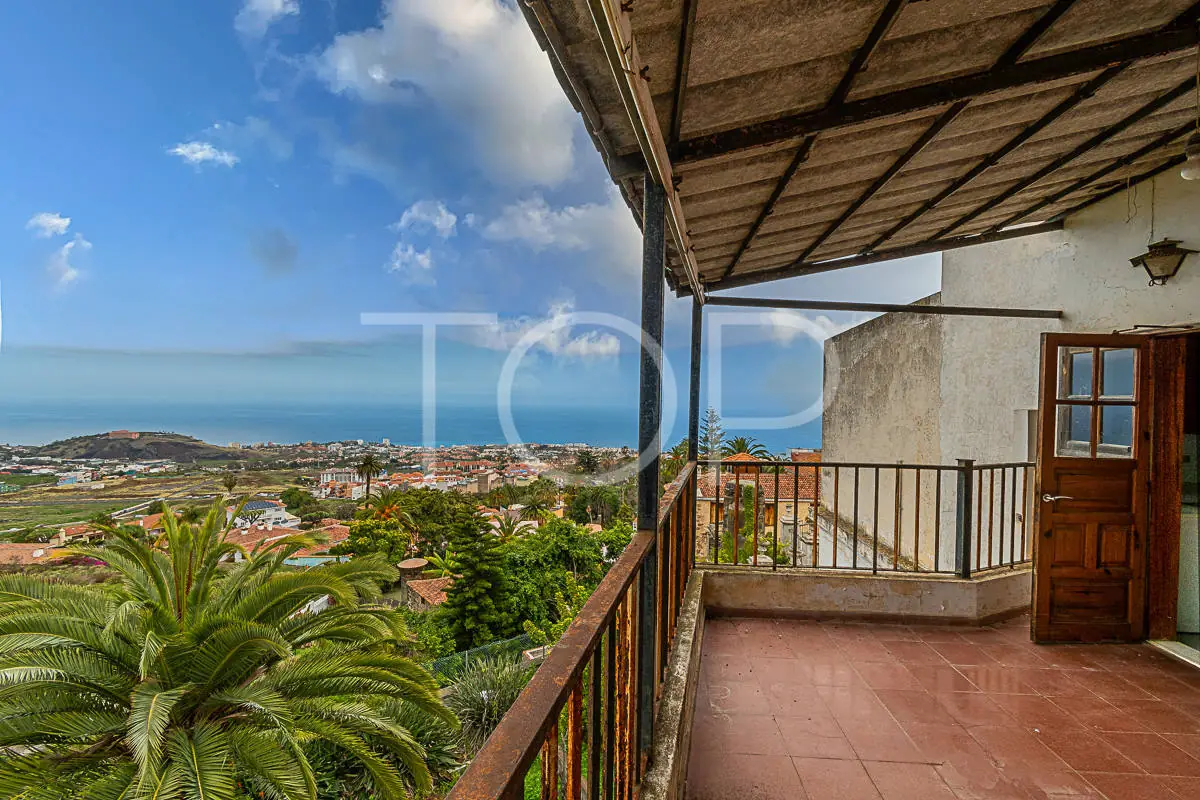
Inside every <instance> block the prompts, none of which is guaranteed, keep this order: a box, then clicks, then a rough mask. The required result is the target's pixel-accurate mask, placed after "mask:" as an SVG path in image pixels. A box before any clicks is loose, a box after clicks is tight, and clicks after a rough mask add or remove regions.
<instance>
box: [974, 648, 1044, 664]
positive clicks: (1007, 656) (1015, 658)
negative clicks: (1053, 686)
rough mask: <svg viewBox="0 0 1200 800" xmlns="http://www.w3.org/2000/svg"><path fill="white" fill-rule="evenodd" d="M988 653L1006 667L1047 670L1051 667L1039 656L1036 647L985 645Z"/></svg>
mask: <svg viewBox="0 0 1200 800" xmlns="http://www.w3.org/2000/svg"><path fill="white" fill-rule="evenodd" d="M985 647H986V652H987V654H988V655H989V656H991V657H992V658H993V659H995V660H996V663H998V664H1000V665H1002V666H1005V667H1030V668H1045V667H1048V666H1049V662H1047V661H1046V659H1044V658H1042V657H1041V656H1040V655H1038V652H1037V648H1035V647H1032V646H1030V647H1022V646H1020V645H1014V644H995V645H985Z"/></svg>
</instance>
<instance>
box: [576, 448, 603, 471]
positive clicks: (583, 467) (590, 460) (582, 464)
mask: <svg viewBox="0 0 1200 800" xmlns="http://www.w3.org/2000/svg"><path fill="white" fill-rule="evenodd" d="M575 466H576V467H578V468H579V471H580V472H582V473H584V474H585V475H594V474H596V473H597V472H599V471H600V459H599V457H597V455H596V453H595V452H594V451H592V450H580V451H579V454H578V455H577V456H575Z"/></svg>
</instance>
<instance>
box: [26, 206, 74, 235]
mask: <svg viewBox="0 0 1200 800" xmlns="http://www.w3.org/2000/svg"><path fill="white" fill-rule="evenodd" d="M69 227H71V218H70V217H64V216H62V215H61V214H59V213H57V212H50V211H42V212H39V213H37V214H34V215H33V216H32V217H30V218H29V221H28V222H26V223H25V229H26V230H30V231H33V235H34V236H36V237H38V238H39V239H49V238H50V237H51V236H62V235H63V234H64V233H66V232H67V228H69Z"/></svg>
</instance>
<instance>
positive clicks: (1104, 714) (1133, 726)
mask: <svg viewBox="0 0 1200 800" xmlns="http://www.w3.org/2000/svg"><path fill="white" fill-rule="evenodd" d="M1050 701H1051V702H1052V703H1054V705H1056V706H1058V707H1059V708H1061V709H1062V710H1063V711H1065V712H1066V713H1067V714H1070V715H1071V716H1072V717H1074V718H1075V720H1076V721H1077V722H1079V723H1080V724H1082V725H1083V726H1084V727H1085V728H1088V729H1090V730H1093V731H1133V732H1144V731H1146V730H1147V728H1146V726H1145V725H1143V724H1142V723H1141V722H1140V721H1138V719H1137V718H1136V717H1134V716H1133V715H1132V714H1126V713H1123V712H1122V711H1121V710H1120V709H1119V708H1117V707H1116V706H1114V705H1113V704H1112V703H1110V702H1108V701H1107V700H1102V699H1100V698H1099V697H1097V696H1096V695H1091V696H1090V697H1052V698H1050Z"/></svg>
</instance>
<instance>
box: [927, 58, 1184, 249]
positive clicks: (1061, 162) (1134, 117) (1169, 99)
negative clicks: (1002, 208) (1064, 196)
mask: <svg viewBox="0 0 1200 800" xmlns="http://www.w3.org/2000/svg"><path fill="white" fill-rule="evenodd" d="M1195 87H1196V76H1194V75H1193V76H1191V77H1189V78H1188V79H1187V80H1185V81H1184V82H1183V83H1180V84H1179V85H1178V86H1176V87H1175V88H1174V89H1172V90H1171V91H1169V92H1167V93H1166V94H1162V95H1159V96H1158V97H1156V98H1154V99H1153V100H1151V101H1150V102H1149V103H1146V104H1145V105H1143V106H1142V107H1141V108H1139V109H1137V110H1136V111H1134V112H1133V113H1132V114H1130V115H1128V116H1126V117H1122V118H1121V119H1120V120H1118V121H1117V122H1114V123H1113V124H1112V125H1109V126H1108V127H1107V128H1104V129H1103V130H1100V131H1099V132H1097V133H1095V134H1094V135H1092V136H1090V137H1088V139H1087V140H1086V141H1085V142H1083V143H1082V144H1080V145H1079V146H1077V147H1075V148H1073V149H1072V150H1071V151H1070V152H1067V153H1064V154H1063V155H1061V156H1059V157H1058V158H1056V159H1054V160H1053V161H1051V162H1050V163H1049V164H1047V165H1046V166H1044V167H1042V168H1041V169H1039V170H1037V171H1036V172H1034V173H1033V174H1032V175H1029V176H1027V177H1025V178H1022V179H1021V180H1019V181H1017V182H1016V183H1014V184H1013V185H1012V186H1010V187H1008V188H1007V189H1005V190H1004V191H1003V192H1001V193H1000V194H998V195H995V196H994V197H992V198H991V199H989V200H988V201H987V202H985V203H983V204H981V205H979V206H977V207H976V208H974V209H972V210H971V211H968V212H967V213H966V214H963V215H962V216H961V217H959V218H958V219H956V220H954V221H953V222H951V223H950V224H949V225H947V226H946V227H944V228H942V229H941V230H939V231H938V232H937V233H935V234H934V238H935V239H940V238H942V237H943V236H947V235H949V234H950V233H951V232H953V231H954V230H955V229H957V228H960V227H962V226H963V225H965V224H967V223H968V222H970V221H971V220H973V219H975V218H976V217H978V216H979V215H981V214H985V213H987V212H988V211H991V210H992V209H993V208H996V207H997V206H999V205H1000V204H1001V203H1003V202H1005V201H1006V200H1008V199H1009V198H1010V197H1012V196H1014V195H1016V194H1017V193H1018V192H1021V191H1022V190H1024V189H1027V188H1029V187H1030V186H1032V185H1033V184H1035V183H1037V182H1038V181H1040V180H1041V179H1042V178H1045V177H1046V176H1048V175H1050V173H1052V172H1055V171H1056V170H1058V169H1061V168H1062V167H1063V166H1065V165H1066V164H1069V163H1070V162H1072V161H1074V160H1075V159H1076V158H1078V157H1079V156H1081V155H1083V154H1084V153H1086V152H1087V151H1089V150H1091V149H1092V148H1093V147H1097V146H1098V145H1101V144H1103V143H1104V142H1106V141H1108V140H1109V139H1111V138H1112V137H1114V136H1116V135H1117V134H1118V133H1120V132H1121V131H1123V130H1125V129H1126V128H1128V127H1129V126H1130V125H1134V124H1136V123H1138V122H1141V121H1142V120H1143V119H1145V118H1146V117H1148V116H1150V115H1151V114H1153V113H1154V112H1155V111H1158V110H1160V109H1162V108H1164V107H1166V106H1168V105H1170V104H1171V103H1173V102H1175V101H1176V100H1178V99H1179V98H1180V97H1183V96H1184V95H1185V94H1187V93H1188V92H1190V91H1192V89H1194V88H1195Z"/></svg>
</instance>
